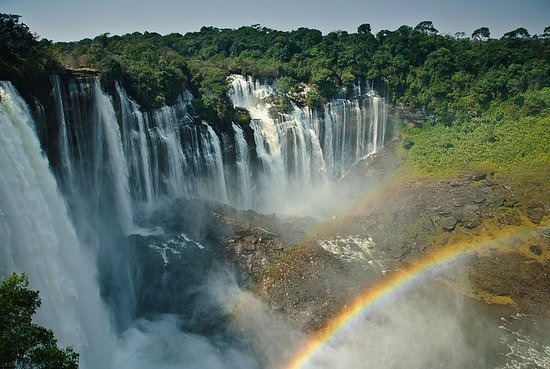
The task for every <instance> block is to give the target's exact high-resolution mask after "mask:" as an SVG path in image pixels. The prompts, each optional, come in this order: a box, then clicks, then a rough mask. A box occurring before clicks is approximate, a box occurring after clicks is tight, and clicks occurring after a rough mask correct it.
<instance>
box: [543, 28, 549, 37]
mask: <svg viewBox="0 0 550 369" xmlns="http://www.w3.org/2000/svg"><path fill="white" fill-rule="evenodd" d="M542 38H545V39H549V38H550V26H548V27H545V28H544V33H543V34H542Z"/></svg>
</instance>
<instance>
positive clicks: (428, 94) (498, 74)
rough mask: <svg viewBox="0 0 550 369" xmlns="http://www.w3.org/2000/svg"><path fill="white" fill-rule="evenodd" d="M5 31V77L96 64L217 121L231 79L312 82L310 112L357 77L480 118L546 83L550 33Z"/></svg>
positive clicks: (441, 110) (138, 95)
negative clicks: (66, 38) (183, 98)
mask: <svg viewBox="0 0 550 369" xmlns="http://www.w3.org/2000/svg"><path fill="white" fill-rule="evenodd" d="M0 27H1V28H0V31H1V32H0V43H1V48H2V49H1V55H0V57H1V59H0V63H1V64H0V66H1V67H2V72H1V77H2V78H6V79H15V80H16V82H17V81H23V80H24V79H25V77H27V78H28V79H31V80H32V79H33V78H34V79H36V77H37V76H41V75H43V74H45V73H51V72H57V71H59V69H60V65H62V66H63V67H65V68H72V69H80V68H92V69H96V70H99V71H100V72H101V74H102V76H103V78H104V80H106V81H109V80H111V81H112V80H122V81H123V82H124V84H125V86H126V88H127V89H128V90H129V91H130V94H131V95H132V96H133V97H134V98H135V99H136V100H137V101H138V102H139V103H140V104H142V105H143V106H146V107H157V106H160V105H162V104H165V103H168V104H170V103H173V102H174V101H175V100H176V98H177V97H178V95H179V94H181V92H182V89H183V88H184V87H187V88H190V89H191V90H192V91H193V92H194V94H195V96H196V97H197V98H198V100H197V101H196V107H198V108H199V110H200V111H201V112H202V113H204V114H206V115H208V117H210V118H212V119H214V120H220V121H226V120H228V119H230V118H232V117H230V116H227V115H228V109H227V105H228V101H227V95H226V93H227V90H228V88H229V87H228V84H227V81H226V77H227V76H228V75H229V74H231V73H238V74H244V75H251V76H254V77H257V78H262V79H279V80H280V81H279V82H278V83H277V85H276V87H277V89H278V91H279V92H280V93H281V95H282V96H283V97H284V96H293V95H292V92H293V91H292V90H293V89H295V88H296V86H298V85H299V83H305V84H308V85H309V86H310V87H311V88H310V89H309V92H308V93H307V95H306V97H305V99H304V101H302V103H304V104H307V105H309V106H312V107H313V106H321V105H322V104H323V103H324V102H325V101H327V100H328V99H330V98H332V97H334V96H335V95H336V93H337V92H338V91H339V90H340V89H341V88H346V87H349V86H350V85H352V84H353V83H355V82H356V81H357V79H358V78H362V79H365V80H376V81H384V82H385V83H387V85H388V87H389V89H388V90H389V93H390V96H389V97H390V99H391V101H392V102H394V103H400V104H402V105H403V106H406V107H408V108H411V109H416V108H423V109H425V111H426V112H427V113H428V114H436V115H437V116H438V117H440V119H443V120H452V119H454V118H455V117H456V115H457V114H470V115H477V114H479V112H481V111H483V110H484V109H486V108H487V107H488V105H489V103H490V102H491V101H494V100H502V101H505V100H509V99H514V98H517V97H518V96H520V95H521V94H523V93H525V92H526V91H528V90H540V89H542V88H543V87H545V86H548V83H549V82H548V79H549V72H550V63H549V60H550V41H549V38H550V27H547V28H546V29H545V30H544V33H542V34H540V35H533V36H531V35H530V34H529V33H528V32H527V30H525V29H524V28H518V29H516V30H513V31H510V32H508V33H506V34H504V35H503V37H501V38H500V39H498V40H497V39H491V38H490V30H489V29H488V28H486V27H481V28H479V29H477V30H475V31H474V32H473V33H472V35H471V37H466V35H465V34H464V33H457V34H456V35H454V36H449V35H441V34H439V33H438V31H437V29H435V27H434V25H433V24H432V22H430V21H424V22H421V23H419V24H418V25H417V26H415V27H409V26H401V27H399V28H398V29H397V30H395V31H389V30H382V31H380V32H378V33H377V34H376V35H374V34H373V33H372V32H371V28H370V25H368V24H362V25H360V26H359V27H358V28H357V32H356V33H348V32H344V31H338V32H331V33H329V34H326V35H322V33H321V32H320V31H318V30H315V29H308V28H299V29H297V30H294V31H290V32H287V31H277V30H273V29H269V28H266V27H262V26H260V25H252V26H245V27H240V28H238V29H219V28H214V27H203V28H201V30H200V31H199V32H192V33H187V34H185V35H181V34H178V33H172V34H169V35H165V36H162V35H159V34H157V33H150V32H145V33H138V32H135V33H131V34H126V35H123V36H110V35H109V34H107V33H106V34H103V35H100V36H97V37H95V38H94V39H84V40H81V41H76V42H58V43H51V42H50V41H47V40H42V41H38V40H37V37H36V36H35V35H33V34H31V33H30V31H29V30H28V28H27V27H26V26H25V25H24V24H22V23H20V22H19V21H18V17H17V16H13V15H5V14H2V15H1V22H0ZM281 103H282V104H284V103H285V101H282V102H281Z"/></svg>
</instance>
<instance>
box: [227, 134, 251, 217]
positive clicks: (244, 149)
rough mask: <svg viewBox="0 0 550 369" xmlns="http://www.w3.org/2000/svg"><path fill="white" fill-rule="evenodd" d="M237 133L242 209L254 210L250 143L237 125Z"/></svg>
mask: <svg viewBox="0 0 550 369" xmlns="http://www.w3.org/2000/svg"><path fill="white" fill-rule="evenodd" d="M232 127H233V131H235V156H236V164H237V175H238V181H239V186H238V188H239V193H240V194H241V196H240V202H239V207H240V208H241V209H252V205H253V203H252V193H253V191H254V188H253V183H252V172H251V169H250V154H249V152H248V147H249V146H248V143H247V142H246V139H245V137H244V132H243V130H242V128H241V127H239V126H238V125H236V124H233V125H232Z"/></svg>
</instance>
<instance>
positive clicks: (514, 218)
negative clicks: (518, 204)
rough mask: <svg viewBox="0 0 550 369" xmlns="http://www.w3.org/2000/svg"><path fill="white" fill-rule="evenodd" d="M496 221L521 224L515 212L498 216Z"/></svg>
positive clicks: (506, 223)
mask: <svg viewBox="0 0 550 369" xmlns="http://www.w3.org/2000/svg"><path fill="white" fill-rule="evenodd" d="M498 222H499V223H500V224H502V225H520V224H521V221H520V220H519V218H518V217H517V216H516V214H513V213H508V214H505V215H503V216H501V217H500V218H498Z"/></svg>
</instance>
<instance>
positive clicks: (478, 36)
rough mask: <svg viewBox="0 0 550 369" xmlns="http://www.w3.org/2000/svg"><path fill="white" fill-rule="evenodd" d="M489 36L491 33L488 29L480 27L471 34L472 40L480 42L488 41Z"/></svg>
mask: <svg viewBox="0 0 550 369" xmlns="http://www.w3.org/2000/svg"><path fill="white" fill-rule="evenodd" d="M490 35H491V32H490V31H489V28H487V27H481V28H478V29H476V30H475V31H474V32H473V33H472V38H473V39H474V40H478V41H482V40H485V39H488V38H489V36H490Z"/></svg>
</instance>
